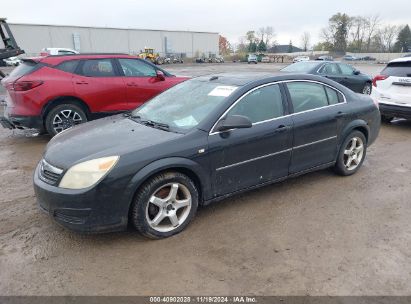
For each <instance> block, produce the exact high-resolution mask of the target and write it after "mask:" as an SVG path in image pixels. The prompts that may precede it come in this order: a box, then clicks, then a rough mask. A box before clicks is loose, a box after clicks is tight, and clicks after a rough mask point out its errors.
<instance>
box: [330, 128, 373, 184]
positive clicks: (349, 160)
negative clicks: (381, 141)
mask: <svg viewBox="0 0 411 304" xmlns="http://www.w3.org/2000/svg"><path fill="white" fill-rule="evenodd" d="M366 153H367V140H366V138H365V136H364V134H363V133H362V132H360V131H353V132H351V133H350V134H349V135H348V136H347V138H346V139H345V140H344V142H343V144H342V145H341V148H340V152H339V153H338V157H337V162H336V163H335V167H334V170H335V172H336V173H337V174H339V175H343V176H348V175H352V174H354V173H355V172H357V171H358V169H359V168H360V167H361V165H362V163H363V162H364V159H365V155H366Z"/></svg>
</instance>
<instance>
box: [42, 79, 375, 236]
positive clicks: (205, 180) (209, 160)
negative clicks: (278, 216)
mask: <svg viewBox="0 0 411 304" xmlns="http://www.w3.org/2000/svg"><path fill="white" fill-rule="evenodd" d="M379 128H380V113H379V110H378V107H377V105H376V104H375V103H374V102H373V100H372V99H371V98H370V97H368V96H365V95H364V96H362V95H358V94H355V93H353V92H352V91H350V90H348V89H346V88H345V87H344V86H341V85H339V84H337V83H335V82H333V81H330V80H328V79H326V78H323V77H318V76H312V75H288V74H281V75H261V74H243V75H228V74H220V75H215V76H211V77H199V78H195V79H192V80H188V81H186V82H183V83H181V84H178V85H176V86H174V87H172V88H171V89H169V90H167V91H165V92H163V93H161V94H160V95H158V96H157V97H154V98H153V99H152V100H151V101H149V102H148V103H146V104H144V105H142V106H141V107H140V108H138V109H136V110H135V111H133V112H132V113H131V114H128V115H127V114H126V115H118V116H112V117H108V118H104V119H100V120H96V121H92V122H90V123H87V124H84V125H79V126H76V127H74V128H71V129H68V130H66V131H64V132H62V133H60V134H58V135H57V136H55V137H54V138H53V139H52V140H51V141H50V143H49V144H48V146H47V148H46V151H45V152H44V155H43V159H42V160H41V161H40V162H39V164H38V166H37V168H36V171H35V173H34V188H35V193H36V196H37V199H38V202H39V204H40V207H41V209H43V210H44V211H46V212H47V213H48V214H49V215H51V216H52V217H53V218H54V219H55V220H56V221H57V222H58V223H60V224H62V225H64V226H66V227H68V228H70V229H73V230H76V231H80V232H102V231H112V230H121V229H125V228H126V227H127V225H128V223H131V224H132V225H133V226H134V227H135V228H136V229H137V230H138V231H140V232H141V233H142V234H144V235H146V236H148V237H151V238H163V237H168V236H171V235H173V234H176V233H178V232H180V231H181V230H183V229H184V228H185V227H186V226H187V225H188V223H189V222H190V221H191V220H192V219H193V217H194V215H195V213H196V210H197V208H198V206H199V205H207V204H209V203H210V202H213V201H217V200H221V199H224V198H226V197H228V196H230V195H233V194H236V193H240V192H242V191H246V190H249V189H253V188H257V187H261V186H264V185H267V184H271V183H274V182H277V181H281V180H284V179H287V178H290V177H294V176H297V175H300V174H302V173H306V172H310V171H314V170H319V169H324V168H328V167H332V168H333V169H334V170H335V172H336V173H338V174H340V175H351V174H354V173H355V172H356V171H357V170H358V169H359V168H360V167H361V165H362V163H363V161H364V158H365V155H366V151H367V147H368V146H369V145H371V144H372V143H373V142H374V141H375V139H376V137H377V135H378V131H379ZM67 147H73V148H72V149H67ZM296 190H297V189H296Z"/></svg>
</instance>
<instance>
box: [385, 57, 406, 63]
mask: <svg viewBox="0 0 411 304" xmlns="http://www.w3.org/2000/svg"><path fill="white" fill-rule="evenodd" d="M407 61H411V57H401V58H397V59H394V60H391V61H390V62H389V63H392V62H407Z"/></svg>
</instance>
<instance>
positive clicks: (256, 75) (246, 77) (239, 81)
mask: <svg viewBox="0 0 411 304" xmlns="http://www.w3.org/2000/svg"><path fill="white" fill-rule="evenodd" d="M279 74H280V73H264V72H245V73H235V74H234V73H219V74H211V75H205V76H199V77H196V78H194V79H196V80H199V81H216V82H218V83H219V84H225V85H234V86H243V85H246V84H248V83H250V82H253V81H257V80H261V79H265V78H268V77H272V76H276V75H279Z"/></svg>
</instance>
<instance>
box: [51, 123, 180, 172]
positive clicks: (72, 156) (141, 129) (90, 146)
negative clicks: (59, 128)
mask: <svg viewBox="0 0 411 304" xmlns="http://www.w3.org/2000/svg"><path fill="white" fill-rule="evenodd" d="M181 136H183V134H179V133H174V132H168V131H164V130H159V129H155V128H151V127H147V126H144V125H142V124H139V123H137V122H136V121H134V120H132V119H130V118H127V117H125V116H123V115H116V116H111V117H107V118H103V119H99V120H95V121H92V122H89V123H86V124H84V125H79V126H76V127H74V128H71V129H68V130H66V131H64V132H63V133H61V134H58V135H56V136H55V137H54V138H53V139H52V140H51V141H50V142H49V144H48V145H47V148H46V151H45V152H44V159H45V160H46V161H47V162H49V163H50V164H52V165H54V166H57V167H59V168H62V169H66V168H69V167H71V166H72V165H74V164H76V163H80V162H83V161H86V160H90V159H95V158H100V157H105V156H113V155H118V156H121V155H124V154H127V153H129V152H131V151H137V150H141V149H144V148H147V147H149V146H153V145H157V144H160V143H163V142H166V141H171V140H173V139H176V138H178V137H181Z"/></svg>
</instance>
